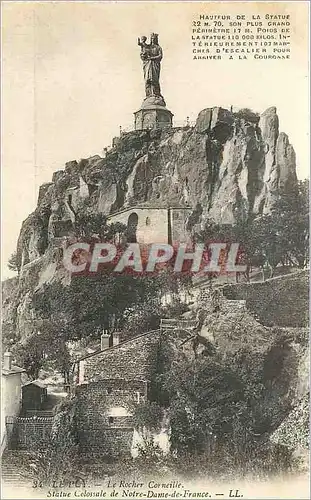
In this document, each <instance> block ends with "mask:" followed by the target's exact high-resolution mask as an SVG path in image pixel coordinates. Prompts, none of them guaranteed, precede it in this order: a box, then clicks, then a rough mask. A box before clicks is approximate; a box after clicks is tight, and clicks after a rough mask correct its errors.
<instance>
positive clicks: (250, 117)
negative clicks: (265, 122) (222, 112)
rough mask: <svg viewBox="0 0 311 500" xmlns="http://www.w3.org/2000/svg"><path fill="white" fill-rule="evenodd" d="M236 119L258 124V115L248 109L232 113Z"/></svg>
mask: <svg viewBox="0 0 311 500" xmlns="http://www.w3.org/2000/svg"><path fill="white" fill-rule="evenodd" d="M234 116H236V117H237V118H242V119H243V120H246V121H248V122H251V123H258V122H259V119H260V115H259V113H255V112H254V111H252V110H251V109H249V108H243V109H240V110H239V111H238V112H237V113H234Z"/></svg>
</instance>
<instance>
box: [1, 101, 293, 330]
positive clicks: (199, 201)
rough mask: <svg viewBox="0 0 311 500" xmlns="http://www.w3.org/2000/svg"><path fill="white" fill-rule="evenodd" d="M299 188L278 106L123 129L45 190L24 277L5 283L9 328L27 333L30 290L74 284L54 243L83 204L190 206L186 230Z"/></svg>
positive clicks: (25, 245) (26, 228)
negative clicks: (174, 124) (182, 124)
mask: <svg viewBox="0 0 311 500" xmlns="http://www.w3.org/2000/svg"><path fill="white" fill-rule="evenodd" d="M296 188H297V177H296V165H295V153H294V150H293V147H292V146H291V145H290V143H289V140H288V137H287V136H286V134H284V133H279V120H278V116H277V114H276V108H274V107H272V108H269V109H267V110H266V111H265V112H264V113H263V114H262V115H261V116H259V115H257V114H256V113H253V112H252V111H250V110H246V109H245V110H241V111H240V112H238V113H232V112H230V111H228V110H226V109H222V108H207V109H204V110H202V111H201V112H200V113H199V115H198V118H197V120H196V123H195V125H194V126H191V127H190V126H187V127H183V128H171V129H163V130H150V131H149V130H143V131H132V132H129V133H121V135H120V137H117V138H115V139H114V140H113V143H112V147H111V148H108V149H107V151H106V154H105V157H100V156H93V157H90V158H88V159H81V160H79V161H75V160H74V161H70V162H68V163H66V165H65V167H64V170H60V171H57V172H55V173H54V174H53V178H52V182H49V183H46V184H44V185H42V186H41V187H40V190H39V196H38V203H37V207H36V209H35V211H34V212H33V213H32V214H30V215H29V217H28V218H27V219H26V220H25V221H24V222H23V224H22V228H21V231H20V236H19V239H18V243H17V261H18V262H19V266H20V275H19V278H18V279H14V280H13V281H12V280H10V281H9V282H8V283H6V284H5V285H4V293H3V295H4V301H5V312H4V315H5V322H6V324H7V325H10V324H11V325H13V324H14V325H15V326H14V328H15V331H17V332H19V333H18V336H23V335H25V334H26V335H27V333H28V332H31V330H32V326H31V325H32V319H33V316H32V311H31V294H32V293H33V291H34V290H35V289H37V288H38V287H39V288H40V287H41V286H42V285H43V284H44V283H46V282H48V281H50V280H52V279H57V280H65V281H66V280H68V276H66V272H65V271H64V269H63V267H62V266H60V263H59V261H60V256H59V253H58V248H57V246H58V245H59V244H60V241H61V239H62V238H63V237H64V236H66V235H68V234H70V232H71V230H72V229H73V227H74V222H75V215H76V213H77V212H78V211H81V210H82V211H83V209H84V208H85V207H86V206H87V207H88V209H89V210H91V211H93V213H95V214H103V215H108V214H111V213H114V212H117V211H119V210H122V209H124V208H126V207H130V206H137V205H139V206H144V205H148V206H149V207H150V206H151V207H167V206H171V207H188V208H189V209H190V210H192V214H191V215H190V217H189V224H190V225H191V226H193V225H194V224H197V225H198V226H200V224H202V223H204V221H205V220H206V219H208V218H212V219H213V220H215V221H217V222H222V223H233V222H234V221H235V220H238V219H240V220H241V219H245V218H247V217H248V215H250V214H252V213H255V214H260V213H268V212H269V211H270V210H271V207H272V206H273V204H274V202H275V201H276V199H277V198H278V197H279V196H281V195H282V193H288V192H291V191H295V190H296ZM6 306H7V307H6ZM12 328H13V327H12ZM14 328H13V329H14ZM10 329H11V327H10V328H9V330H10Z"/></svg>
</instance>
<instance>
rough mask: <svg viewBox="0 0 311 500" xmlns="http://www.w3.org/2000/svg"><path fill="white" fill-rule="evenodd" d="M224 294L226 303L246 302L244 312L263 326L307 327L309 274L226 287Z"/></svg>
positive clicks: (297, 273) (296, 274)
mask: <svg viewBox="0 0 311 500" xmlns="http://www.w3.org/2000/svg"><path fill="white" fill-rule="evenodd" d="M223 292H224V295H225V297H227V298H228V299H233V300H246V307H247V309H249V310H250V311H252V312H253V313H254V314H255V315H256V316H257V317H258V319H259V321H260V322H261V323H262V324H263V325H267V326H272V325H277V326H282V327H305V326H307V325H308V303H309V280H308V271H299V272H296V273H293V274H288V275H286V276H280V277H277V278H272V279H270V280H267V281H265V282H256V283H241V284H232V285H226V286H225V287H224V288H223Z"/></svg>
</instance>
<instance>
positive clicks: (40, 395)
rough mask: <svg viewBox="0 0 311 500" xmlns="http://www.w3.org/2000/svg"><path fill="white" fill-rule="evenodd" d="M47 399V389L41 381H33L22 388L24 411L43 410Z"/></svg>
mask: <svg viewBox="0 0 311 500" xmlns="http://www.w3.org/2000/svg"><path fill="white" fill-rule="evenodd" d="M46 399H47V388H46V386H45V384H44V383H43V382H41V380H32V381H31V382H27V384H24V385H23V387H22V408H23V410H24V411H25V410H41V409H42V405H43V403H44V402H45V401H46Z"/></svg>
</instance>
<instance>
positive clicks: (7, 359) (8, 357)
mask: <svg viewBox="0 0 311 500" xmlns="http://www.w3.org/2000/svg"><path fill="white" fill-rule="evenodd" d="M11 367H12V354H11V353H10V352H8V351H7V352H5V353H4V361H3V368H4V369H5V370H11Z"/></svg>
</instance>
